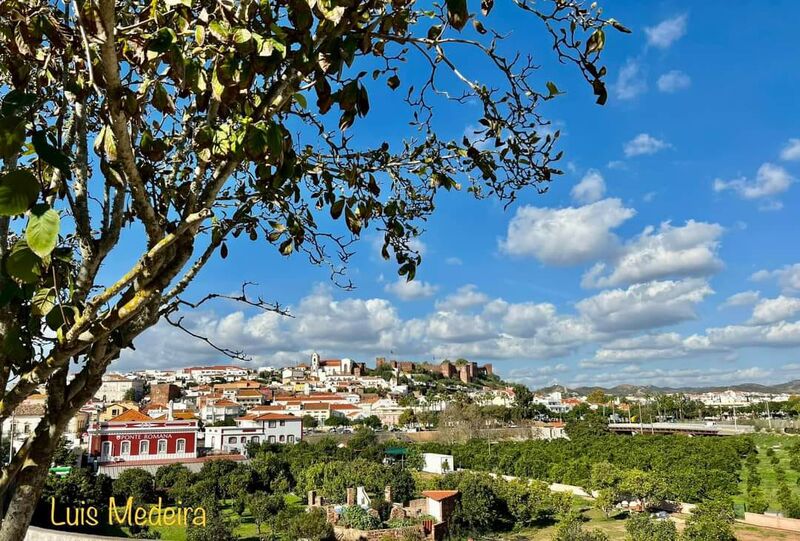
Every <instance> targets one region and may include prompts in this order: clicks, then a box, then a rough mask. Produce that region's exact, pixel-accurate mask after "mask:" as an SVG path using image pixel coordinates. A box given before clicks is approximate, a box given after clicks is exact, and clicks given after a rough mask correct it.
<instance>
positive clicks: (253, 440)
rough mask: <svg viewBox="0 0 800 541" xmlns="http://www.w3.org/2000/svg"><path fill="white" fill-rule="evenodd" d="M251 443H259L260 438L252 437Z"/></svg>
mask: <svg viewBox="0 0 800 541" xmlns="http://www.w3.org/2000/svg"><path fill="white" fill-rule="evenodd" d="M250 441H252V442H254V443H258V436H252V437H251V438H250Z"/></svg>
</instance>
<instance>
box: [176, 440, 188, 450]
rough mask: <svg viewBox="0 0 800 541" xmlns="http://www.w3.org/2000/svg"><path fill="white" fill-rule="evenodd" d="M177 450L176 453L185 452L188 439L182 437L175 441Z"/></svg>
mask: <svg viewBox="0 0 800 541" xmlns="http://www.w3.org/2000/svg"><path fill="white" fill-rule="evenodd" d="M175 452H176V453H185V452H186V440H185V439H183V438H181V439H179V440H178V441H176V442H175Z"/></svg>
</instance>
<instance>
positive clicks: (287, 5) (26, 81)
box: [0, 0, 628, 540]
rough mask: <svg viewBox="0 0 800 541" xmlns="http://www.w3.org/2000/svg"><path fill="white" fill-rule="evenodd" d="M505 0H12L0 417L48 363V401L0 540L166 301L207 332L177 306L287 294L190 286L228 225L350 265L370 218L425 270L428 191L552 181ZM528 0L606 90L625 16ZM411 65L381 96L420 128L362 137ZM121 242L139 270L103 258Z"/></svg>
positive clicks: (14, 528) (551, 159)
mask: <svg viewBox="0 0 800 541" xmlns="http://www.w3.org/2000/svg"><path fill="white" fill-rule="evenodd" d="M473 4H474V3H473ZM493 4H494V2H493V1H491V0H490V1H486V2H482V3H481V13H479V12H478V11H477V6H476V5H471V4H468V2H466V1H463V0H462V1H455V2H447V3H446V5H440V6H438V7H436V8H435V9H431V6H430V5H429V4H428V3H419V2H416V1H414V0H409V1H407V2H388V1H387V0H367V1H365V2H344V1H342V0H331V1H329V2H316V3H313V2H303V1H299V0H291V1H288V2H253V1H249V0H247V1H245V2H242V3H237V4H236V8H235V9H234V8H233V7H232V6H231V4H229V3H225V2H222V3H220V2H216V3H214V2H211V3H209V2H199V1H198V2H188V1H177V0H176V1H172V0H170V1H169V2H156V3H142V2H138V1H133V0H87V1H85V2H79V3H71V2H60V1H59V2H57V1H55V0H31V1H26V2H4V3H3V4H2V6H1V7H0V13H2V19H0V21H1V22H0V25H2V32H0V65H2V68H3V69H2V70H0V100H2V104H1V105H0V130H2V133H0V159H2V161H3V166H2V171H0V261H2V262H3V264H2V265H0V290H2V292H3V295H2V298H0V336H2V337H3V341H2V344H1V346H2V347H1V348H0V367H2V370H0V390H2V391H1V392H2V397H0V398H1V399H0V421H4V420H5V419H6V418H8V417H9V416H10V415H11V413H12V411H13V410H14V409H15V408H16V407H17V406H18V405H19V404H20V403H21V402H22V401H23V400H24V399H25V398H26V397H28V396H29V395H30V394H32V393H33V392H35V390H36V389H37V388H38V387H39V386H44V387H45V389H46V391H47V396H48V398H47V400H48V404H47V414H46V415H45V416H44V417H43V419H42V420H41V422H40V423H39V425H38V426H37V428H36V430H35V431H34V432H33V434H32V435H31V437H30V438H29V439H28V441H27V442H26V444H25V445H23V446H22V447H21V448H20V450H19V451H18V452H17V454H16V456H15V457H14V459H13V460H12V461H11V463H10V464H9V465H7V466H6V467H4V468H3V470H2V476H0V495H2V496H6V493H9V492H10V494H8V496H9V497H8V498H7V501H9V506H8V509H7V511H6V515H5V519H4V520H3V522H2V526H0V540H15V539H20V538H22V537H23V533H24V530H25V528H26V527H27V524H28V522H29V521H30V516H31V513H32V511H33V506H34V505H35V502H36V500H37V499H38V496H39V494H40V492H41V489H42V486H43V483H44V480H45V474H46V469H47V465H49V464H50V463H51V460H52V455H53V450H54V448H55V446H56V445H57V441H58V438H59V437H60V436H61V434H62V432H63V430H64V427H65V426H66V423H67V422H68V421H69V419H70V418H71V417H72V416H73V415H74V414H75V412H76V411H77V410H78V409H79V408H80V407H81V406H82V405H83V404H84V403H85V402H86V401H87V400H88V399H89V398H90V397H91V396H93V395H94V394H95V392H96V391H97V389H98V388H99V386H100V383H101V379H102V376H103V373H104V372H105V371H106V369H107V368H108V366H109V364H110V363H111V362H113V361H114V360H115V359H117V358H118V357H119V355H120V352H121V351H122V350H123V349H125V348H128V347H132V345H133V343H134V341H135V340H136V339H137V337H138V336H140V335H141V334H142V333H143V332H144V331H146V330H147V329H149V328H151V327H152V326H153V325H155V324H156V323H157V322H158V321H159V320H160V319H162V318H165V319H167V320H168V321H169V322H170V323H172V324H173V325H175V326H177V327H179V328H182V329H184V330H186V331H187V332H188V333H190V334H195V335H196V333H193V331H192V330H191V329H188V328H186V327H185V326H184V325H183V324H182V320H183V318H182V317H181V316H180V315H178V312H179V311H180V310H181V309H187V308H191V307H197V306H199V305H202V304H204V303H206V302H209V301H212V300H213V299H218V298H220V297H228V298H234V299H235V300H239V301H242V302H245V303H247V304H249V305H251V306H255V307H258V308H261V309H265V310H271V311H275V312H280V313H283V312H284V310H283V308H282V307H281V306H280V305H279V304H277V303H268V302H265V301H263V300H261V299H260V298H252V297H251V296H250V295H249V294H248V293H247V291H246V290H245V288H243V289H242V293H241V295H234V296H230V295H219V294H216V293H213V292H209V293H208V295H206V296H201V297H200V298H198V299H195V300H190V299H187V298H186V297H185V291H186V290H187V287H188V286H189V285H190V284H191V283H192V282H193V281H194V280H195V278H196V277H197V276H198V273H199V272H200V271H201V270H202V269H203V268H204V267H205V266H206V265H207V264H208V262H209V261H210V260H212V258H214V257H216V255H217V254H218V255H219V257H220V258H223V259H224V258H225V257H226V256H227V254H228V252H229V250H230V247H229V243H228V241H229V239H230V238H232V237H238V236H240V235H241V234H245V238H250V239H252V240H253V241H256V240H259V239H261V240H262V241H266V242H267V243H270V244H273V245H275V246H276V247H277V249H278V251H279V253H280V254H282V255H285V256H288V255H290V254H292V253H298V252H299V253H302V254H304V255H305V256H307V257H308V258H309V259H310V261H311V262H312V263H314V264H322V263H326V264H330V265H332V267H333V269H334V273H333V275H334V277H335V278H336V279H338V277H340V276H342V274H341V270H342V267H343V266H344V265H345V264H346V263H347V260H348V258H349V255H350V254H351V253H352V251H351V250H349V249H348V247H349V246H350V244H351V242H352V241H353V240H355V239H356V238H357V237H359V236H360V235H361V234H362V232H364V231H365V230H366V228H367V227H371V226H373V227H376V228H377V229H379V230H380V231H381V234H382V236H383V246H382V249H381V252H382V256H383V257H384V258H386V259H389V258H394V260H395V262H396V264H397V266H398V272H399V273H400V275H401V276H404V277H405V278H406V279H409V280H412V279H413V278H414V276H415V273H416V269H417V266H418V265H419V264H420V262H421V257H420V255H419V253H417V252H416V251H415V250H414V248H413V243H412V241H413V240H414V238H415V237H416V236H418V234H419V233H420V231H421V227H420V225H421V224H422V223H424V222H425V220H427V219H428V218H429V217H430V216H431V215H432V214H433V213H434V209H435V202H436V201H437V197H436V196H437V195H438V194H441V193H442V192H445V191H451V190H456V189H459V188H460V187H461V186H462V184H463V185H464V186H465V187H466V191H468V192H469V193H470V194H472V195H474V196H476V197H479V198H481V197H493V198H497V199H499V200H501V201H502V202H504V203H505V202H510V201H513V200H514V199H515V198H516V197H517V194H518V193H519V191H520V190H523V189H525V188H529V187H534V188H536V189H539V190H540V191H545V190H546V184H547V183H548V182H550V181H551V180H553V179H554V178H555V177H556V176H557V175H558V174H560V171H559V169H558V168H557V166H558V160H559V159H560V158H561V153H560V151H559V149H558V145H557V141H556V139H557V135H556V136H553V135H551V134H549V133H546V129H545V128H543V124H544V121H543V119H542V118H541V116H540V112H539V105H540V104H541V103H542V102H543V101H545V100H550V99H553V98H556V97H557V96H559V95H560V94H561V90H560V89H559V88H558V86H557V85H556V84H555V83H553V82H548V81H546V80H543V78H542V77H536V76H537V75H538V74H539V72H538V69H539V68H538V62H537V63H534V61H533V58H532V56H528V55H527V54H526V53H528V51H519V53H521V54H519V55H517V54H516V53H517V51H513V50H512V51H510V56H509V57H508V58H507V57H504V56H502V55H501V53H500V50H502V48H500V47H498V46H497V45H498V42H499V41H501V40H502V39H503V34H504V32H502V33H501V32H493V31H490V30H491V27H492V23H493V21H494V15H493V14H491V13H490V12H491V10H492V7H493ZM515 5H516V6H517V7H516V8H514V9H517V10H519V15H520V19H522V18H523V16H524V17H525V20H528V19H527V18H528V17H529V18H530V20H531V21H539V22H541V23H543V24H541V25H540V26H536V27H535V30H537V31H538V32H540V33H541V37H543V38H544V39H545V40H546V41H545V42H546V44H547V45H546V46H547V47H548V48H549V47H551V46H552V47H553V48H554V49H555V52H554V54H555V55H556V56H557V57H558V59H559V60H561V62H562V63H564V64H570V65H571V66H574V67H575V68H577V71H578V72H579V73H580V75H581V76H582V78H584V79H585V80H586V81H588V83H589V84H590V86H591V88H592V91H593V93H594V94H595V95H596V96H597V101H598V103H601V104H602V103H605V101H606V97H607V92H606V88H605V84H604V82H603V78H604V77H605V76H606V73H607V71H606V69H605V67H604V66H601V65H600V63H599V58H600V54H601V52H602V50H603V49H604V46H605V43H606V39H607V36H606V30H608V29H610V28H615V29H617V30H619V31H623V32H627V31H628V30H627V29H625V28H624V27H623V26H622V25H621V24H619V23H618V22H617V21H615V20H613V19H608V18H606V17H605V15H603V13H602V11H601V10H599V9H598V8H595V7H594V6H592V7H591V8H585V7H584V3H583V2H581V1H579V0H563V1H562V0H559V1H558V2H555V1H554V2H552V3H551V4H550V5H547V6H541V8H540V6H539V5H538V4H536V5H534V4H532V3H530V2H517V3H515ZM470 8H472V12H471V11H470ZM470 18H472V19H473V25H472V27H471V29H470V30H469V31H465V33H464V35H463V36H462V35H460V34H459V32H461V31H462V29H464V27H465V26H466V24H467V22H468V21H469V19H470ZM515 22H516V21H515ZM519 24H522V21H520V22H519ZM524 28H525V31H526V32H533V30H534V28H531V27H530V26H529V25H525V26H524ZM472 30H474V34H473V32H472ZM532 41H533V40H532ZM456 49H457V50H458V53H456V51H455V50H456ZM465 50H466V51H472V54H465ZM479 58H480V59H482V62H481V61H479V60H478V59H479ZM479 63H481V64H482V68H483V69H481V70H477V69H476V70H473V69H472V68H475V67H476V65H477V64H479ZM406 66H408V68H406ZM406 70H408V71H406ZM425 70H427V72H426V71H425ZM472 71H479V72H480V73H482V74H486V73H490V74H491V75H489V76H488V77H489V78H488V79H487V80H485V81H480V80H477V79H475V75H474V74H473V73H471V72H472ZM370 76H371V77H370ZM409 79H410V80H415V81H416V80H418V81H419V83H418V84H414V85H412V84H409ZM404 80H405V85H406V88H407V89H408V90H405V88H404V89H403V91H402V94H401V93H400V92H398V93H396V94H395V95H396V96H397V98H396V100H390V99H388V98H387V99H384V100H383V101H384V103H386V105H387V106H390V107H392V108H393V109H392V110H393V112H396V111H397V104H398V103H405V104H406V105H407V106H408V107H409V108H410V110H409V111H408V118H409V119H410V120H411V122H412V130H411V131H410V132H409V138H408V139H407V140H405V141H403V142H401V143H397V142H395V143H393V144H390V143H389V142H388V141H382V140H379V139H378V138H373V137H370V138H353V137H352V136H351V134H352V130H354V129H357V128H356V127H355V126H356V121H357V119H358V118H360V117H364V116H366V115H367V114H368V113H369V111H370V110H371V105H374V104H371V103H370V99H369V94H370V92H372V93H373V95H374V94H376V93H379V92H380V91H379V90H378V85H381V86H382V85H383V84H386V85H387V86H388V87H389V89H391V90H395V89H399V88H400V87H401V86H403V84H404ZM381 94H388V92H387V91H383V92H381ZM401 100H404V101H401ZM443 100H452V101H453V102H454V103H466V102H469V103H471V104H472V103H474V104H476V105H477V106H476V107H470V108H469V109H466V111H467V112H472V111H475V116H476V118H471V119H470V118H465V123H470V124H474V125H476V126H480V128H479V129H477V130H474V131H475V133H471V134H468V136H466V137H458V138H456V139H449V138H446V137H442V136H441V135H440V134H439V133H437V131H436V130H435V129H434V125H435V124H434V122H433V120H434V110H435V107H434V105H436V104H437V103H440V102H442V101H443ZM334 106H336V107H335V108H334ZM333 111H336V113H335V114H336V116H337V117H338V118H332V117H333V116H334V113H333ZM402 121H403V122H405V119H403V120H402ZM361 141H363V142H361ZM90 152H93V153H94V154H95V155H96V156H90ZM327 215H330V217H331V218H333V221H334V223H333V225H331V226H330V228H329V227H328V225H327V224H328V223H329V222H330V220H326V219H325V218H324V216H327ZM320 224H321V225H320ZM339 224H341V225H339ZM140 240H142V241H143V244H144V246H143V247H142V248H141V250H138V253H137V250H136V249H134V248H133V247H134V246H136V245H137V243H138V242H139V241H140ZM332 253H333V254H336V255H334V256H332V257H333V258H335V259H333V260H332V259H331V256H330V255H329V254H332ZM109 258H114V259H115V261H117V263H118V264H120V265H124V264H125V263H127V268H128V270H126V271H125V272H124V273H122V274H121V275H119V276H105V277H103V278H100V274H99V269H100V268H101V267H103V264H104V263H105V262H106V261H107V260H108V259H109ZM343 285H345V286H347V285H349V284H347V283H345V284H343ZM201 295H202V293H201ZM201 338H204V339H205V340H206V341H207V342H208V343H210V345H212V346H213V347H217V348H218V349H220V350H221V351H222V352H223V353H225V354H228V355H230V356H234V357H244V356H245V354H244V352H241V351H232V350H230V349H226V348H223V347H220V346H217V345H216V344H213V343H211V342H210V341H209V340H208V339H207V338H205V337H201ZM73 362H74V363H75V364H72V363H73ZM70 366H74V367H76V368H77V369H76V371H75V372H74V377H73V378H71V379H68V378H67V375H68V372H69V371H70ZM9 382H13V383H12V384H10V385H9Z"/></svg>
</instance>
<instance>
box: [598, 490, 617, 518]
mask: <svg viewBox="0 0 800 541" xmlns="http://www.w3.org/2000/svg"><path fill="white" fill-rule="evenodd" d="M617 501H619V498H618V496H617V493H616V492H614V491H613V490H612V489H610V488H604V489H601V490H600V491H599V492H598V493H597V497H596V498H595V499H594V506H595V507H596V508H597V509H599V510H600V511H602V512H603V514H604V515H605V516H606V518H610V517H611V513H613V512H614V509H615V508H616V506H617Z"/></svg>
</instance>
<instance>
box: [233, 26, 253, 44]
mask: <svg viewBox="0 0 800 541" xmlns="http://www.w3.org/2000/svg"><path fill="white" fill-rule="evenodd" d="M252 38H253V35H252V34H251V33H250V31H249V30H248V29H247V28H239V29H238V30H236V32H234V34H233V41H234V43H236V44H237V45H243V44H245V43H247V42H248V41H250V40H251V39H252Z"/></svg>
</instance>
